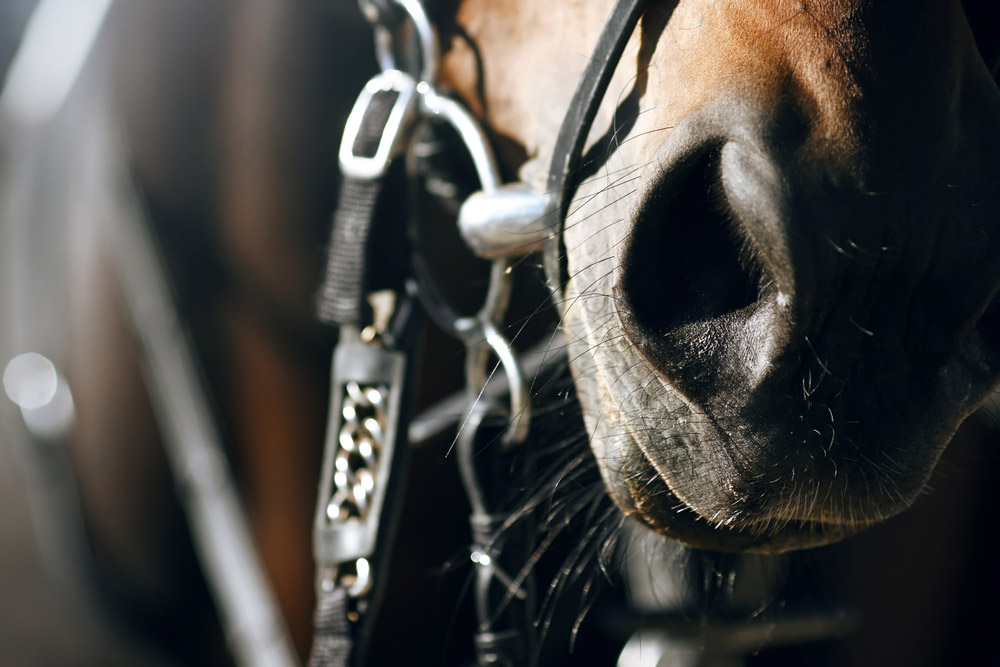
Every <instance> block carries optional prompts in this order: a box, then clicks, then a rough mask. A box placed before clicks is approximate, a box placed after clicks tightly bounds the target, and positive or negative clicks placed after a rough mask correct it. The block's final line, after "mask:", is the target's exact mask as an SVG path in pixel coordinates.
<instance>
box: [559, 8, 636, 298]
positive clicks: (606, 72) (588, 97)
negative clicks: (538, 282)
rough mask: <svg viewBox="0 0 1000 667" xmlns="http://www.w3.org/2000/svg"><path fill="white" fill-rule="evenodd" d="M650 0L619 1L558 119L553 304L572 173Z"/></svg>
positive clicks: (562, 277)
mask: <svg viewBox="0 0 1000 667" xmlns="http://www.w3.org/2000/svg"><path fill="white" fill-rule="evenodd" d="M648 2H649V0H618V2H616V3H615V7H614V9H613V10H612V11H611V16H610V17H609V18H608V22H607V23H606V24H605V25H604V30H602V31H601V36H600V38H599V39H598V40H597V46H596V47H595V48H594V52H593V54H592V55H591V56H590V62H589V63H588V65H587V69H586V70H584V73H583V76H582V77H581V79H580V83H579V85H577V88H576V92H575V93H574V94H573V100H572V101H571V102H570V103H569V110H568V111H567V112H566V116H565V118H563V122H562V127H560V128H559V136H558V137H557V139H556V144H555V152H554V153H553V155H552V165H551V167H550V168H549V180H548V183H547V184H546V188H547V190H548V192H549V193H550V201H549V207H548V210H547V212H546V219H547V220H551V221H553V223H552V224H553V225H554V227H555V229H553V230H552V234H551V235H549V236H548V237H547V238H546V240H545V246H544V249H543V262H544V266H545V275H546V278H547V280H548V283H549V287H550V289H551V290H552V293H553V295H554V296H555V300H556V303H559V302H560V301H561V297H562V292H563V289H564V288H565V286H566V282H567V280H568V275H567V271H566V266H565V255H566V253H565V250H564V247H565V246H564V245H563V228H564V227H565V224H566V215H567V213H568V208H569V202H570V200H571V199H572V198H573V194H574V193H575V192H576V189H577V187H579V185H580V183H579V182H578V180H577V177H576V175H577V173H578V171H579V169H580V166H581V165H580V158H581V155H582V154H583V146H584V143H585V142H586V140H587V135H588V134H589V133H590V128H591V126H592V125H593V124H594V118H595V116H597V110H598V108H600V106H601V102H602V101H603V100H604V94H605V93H606V92H607V89H608V84H610V83H611V77H612V75H613V74H614V72H615V68H616V67H617V66H618V63H619V61H620V60H621V57H622V52H623V51H624V50H625V45H626V44H627V43H628V40H629V38H630V37H631V36H632V32H633V31H634V30H635V26H636V24H637V23H638V22H639V16H641V15H642V12H643V10H644V9H645V7H646V5H647V3H648Z"/></svg>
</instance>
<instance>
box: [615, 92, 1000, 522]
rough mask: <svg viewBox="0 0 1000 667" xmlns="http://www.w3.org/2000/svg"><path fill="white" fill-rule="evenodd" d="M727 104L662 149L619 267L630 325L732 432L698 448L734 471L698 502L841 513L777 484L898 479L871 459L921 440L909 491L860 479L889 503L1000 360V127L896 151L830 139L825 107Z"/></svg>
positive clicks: (673, 381) (873, 512)
mask: <svg viewBox="0 0 1000 667" xmlns="http://www.w3.org/2000/svg"><path fill="white" fill-rule="evenodd" d="M997 97H998V96H997V95H996V91H995V89H994V91H993V97H992V98H990V99H991V100H992V102H991V104H992V107H991V108H994V107H998V102H1000V99H995V98H997ZM993 110H994V111H1000V109H996V108H994V109H993ZM711 116H712V118H713V119H714V120H712V121H711V122H707V123H706V122H705V121H704V120H699V119H694V120H691V121H690V122H686V123H682V124H681V125H680V126H679V127H678V128H677V130H675V133H674V135H672V136H671V137H669V138H668V140H667V143H666V144H664V146H663V147H662V148H661V150H660V153H659V155H658V164H659V166H660V169H659V172H658V173H657V174H656V175H655V176H654V177H652V178H651V179H650V181H649V182H648V185H647V187H646V188H645V190H644V192H643V194H642V199H641V202H640V204H639V205H638V206H637V207H636V208H635V209H634V212H633V214H632V218H631V219H630V221H629V222H630V224H631V227H630V232H629V235H628V238H627V239H626V243H625V244H624V245H623V249H622V251H621V252H620V254H619V273H618V279H617V282H616V284H615V298H616V304H617V309H618V316H619V321H620V323H621V325H622V328H623V331H624V333H625V336H626V338H627V339H628V340H629V341H630V342H631V343H632V345H633V346H634V347H635V348H636V349H637V350H638V351H639V353H640V354H641V355H642V356H643V357H644V359H645V360H646V362H647V363H648V364H649V366H650V367H651V368H653V369H654V370H655V371H656V372H657V374H658V375H659V376H660V377H661V379H662V380H663V381H664V382H665V383H666V384H667V385H668V386H669V387H670V388H671V390H672V391H673V392H675V393H677V394H678V395H679V396H680V397H682V398H683V399H685V401H686V402H687V404H688V406H689V407H690V408H691V411H692V412H693V413H694V414H695V415H698V416H699V419H697V420H690V421H689V422H688V426H687V427H688V428H691V429H696V430H699V431H704V433H703V434H702V435H706V436H707V439H708V441H709V442H716V443H719V444H718V448H719V451H717V452H715V454H714V455H713V454H708V453H702V452H696V453H694V454H693V457H694V458H696V459H697V458H698V457H702V458H703V462H704V464H705V469H706V470H711V471H712V472H711V474H712V475H715V476H717V477H718V480H717V481H718V482H719V483H717V484H714V485H712V486H711V487H710V486H709V485H705V486H704V488H700V489H699V490H698V491H696V492H695V494H693V495H692V496H691V497H690V498H688V499H687V500H688V501H690V503H691V505H692V506H693V507H694V508H695V509H696V511H698V512H699V513H701V514H702V515H703V516H707V515H711V513H712V508H713V507H714V508H722V507H733V505H734V503H744V506H746V505H745V503H746V502H747V501H746V499H747V498H753V499H755V503H757V505H758V506H759V507H760V508H761V509H760V513H761V514H762V515H766V513H767V511H769V510H767V509H766V508H768V507H770V508H772V509H773V508H775V507H785V508H788V507H799V508H801V507H812V509H811V510H809V511H811V512H815V516H795V517H787V516H786V517H784V518H798V519H817V518H819V519H822V520H824V521H836V520H837V517H836V516H834V514H835V513H833V514H831V510H830V508H828V507H823V506H822V504H816V503H813V504H812V505H810V504H809V503H805V502H801V503H800V502H797V501H796V499H795V498H792V497H779V496H780V495H781V494H782V493H786V495H787V494H794V493H797V492H798V491H795V490H794V489H795V488H796V484H797V483H791V482H790V481H789V480H793V479H796V477H795V476H796V474H797V475H798V476H799V479H802V478H806V479H809V480H811V482H810V484H813V486H810V485H809V484H804V485H803V486H802V487H801V488H810V489H813V491H812V492H815V489H817V488H822V487H821V486H815V484H820V485H826V487H827V491H826V492H824V493H828V492H829V490H830V489H835V488H836V489H840V490H841V491H845V490H846V487H845V486H844V485H847V484H849V483H850V482H848V481H847V480H849V479H858V478H864V477H865V476H866V475H868V476H874V477H879V476H884V477H885V478H886V480H889V479H890V477H889V473H888V472H887V468H886V467H885V466H878V465H875V464H871V463H870V461H874V460H879V459H884V460H886V461H895V460H896V454H897V453H898V452H899V451H904V450H905V451H906V452H907V462H906V463H903V464H901V465H899V466H893V470H892V474H891V488H892V489H893V491H894V494H893V497H888V496H887V497H885V498H867V497H864V494H863V493H859V494H856V495H859V496H862V500H861V501H859V502H861V503H869V504H868V505H865V507H866V509H865V511H863V512H861V513H860V514H864V515H867V516H869V517H874V516H881V517H885V516H889V515H891V514H893V513H895V512H897V511H899V510H901V509H902V508H904V507H905V506H907V505H908V504H909V503H910V502H911V501H912V499H913V498H914V497H915V496H916V495H917V494H918V493H919V491H920V489H921V488H922V487H923V485H924V484H925V483H926V481H927V476H928V475H929V473H930V470H931V469H932V468H933V464H934V461H935V460H936V457H937V456H938V455H939V454H940V451H941V449H942V448H943V447H944V445H945V444H946V442H947V439H948V437H950V434H951V433H952V432H953V431H954V429H955V428H956V427H957V425H958V424H959V423H960V422H961V420H962V419H964V417H965V416H966V415H967V414H968V413H969V412H970V411H971V410H972V409H974V407H975V406H976V405H977V404H978V403H979V402H980V401H981V400H983V399H984V398H985V396H986V395H988V392H989V391H990V390H991V388H992V387H993V386H994V385H995V383H996V381H997V379H998V377H1000V347H998V344H997V342H998V341H1000V316H997V315H996V314H995V313H996V312H997V311H1000V308H996V307H992V306H991V304H993V302H994V299H995V297H996V293H997V288H998V285H1000V258H998V256H997V253H996V252H995V251H994V252H991V251H990V246H991V244H992V243H994V242H995V241H996V240H1000V235H998V233H997V228H998V226H1000V216H998V214H997V213H998V210H1000V195H998V185H997V184H998V183H1000V173H998V171H1000V170H998V168H997V165H996V163H995V161H993V160H994V158H992V157H990V155H995V154H996V151H998V150H1000V128H997V127H996V126H991V129H990V130H989V131H987V132H981V133H979V135H978V143H975V142H972V141H970V140H968V139H967V138H962V139H959V142H960V143H961V145H962V146H963V150H962V151H961V152H960V153H959V152H955V151H952V152H951V153H950V154H949V153H948V151H947V150H944V149H941V150H937V149H939V148H941V146H940V145H939V146H929V147H928V146H925V147H922V149H926V150H927V154H925V155H916V154H915V153H914V149H913V148H912V147H907V148H906V149H905V150H906V151H908V152H909V154H910V155H911V156H912V160H910V162H912V164H909V163H907V164H892V162H893V161H894V160H898V158H897V157H893V154H892V153H891V151H886V152H885V154H888V155H890V157H888V158H885V157H882V156H881V155H878V154H875V153H874V152H868V153H865V152H861V153H859V154H850V153H849V151H848V152H847V157H846V158H845V157H844V154H843V153H841V154H831V155H830V156H827V155H821V154H819V153H817V151H816V150H815V146H814V145H810V143H809V142H810V128H809V127H808V123H807V122H800V123H798V124H796V123H795V122H788V119H787V118H786V119H781V120H780V122H778V123H776V124H775V125H774V126H773V127H775V128H777V129H774V130H773V131H770V132H757V133H756V134H755V133H754V132H752V131H749V130H747V129H746V128H747V127H750V128H760V127H761V126H762V125H763V122H762V121H759V120H757V119H750V121H748V122H745V117H744V118H743V119H741V118H740V117H738V116H735V117H734V116H732V115H731V116H729V117H728V118H727V117H726V116H725V114H720V113H717V112H716V113H713V114H712V115H711ZM720 117H721V118H723V119H724V120H725V121H726V122H725V123H722V124H720V123H719V121H718V119H719V118H720ZM998 117H1000V116H998ZM979 129H982V126H980V128H979ZM950 131H951V130H949V129H947V128H944V133H945V134H947V133H948V132H950ZM960 131H961V130H959V132H960ZM953 136H954V135H953ZM942 145H943V144H942ZM973 146H975V148H973ZM880 148H885V146H881V147H880ZM932 149H933V150H932ZM870 165H875V166H877V167H879V168H880V169H879V173H881V172H883V171H887V169H881V167H889V166H892V167H893V170H894V171H893V173H894V174H895V177H894V180H893V179H889V178H885V177H881V176H880V177H879V178H876V177H875V176H873V175H872V173H871V172H870V171H866V169H870ZM970 165H971V166H970ZM963 170H964V173H965V174H966V175H965V176H964V177H963V178H962V179H958V178H955V177H954V175H955V174H958V173H960V172H963ZM945 174H947V175H945ZM969 174H976V176H975V178H974V179H973V177H971V176H969ZM956 183H963V185H962V186H961V187H956V186H955V184H956ZM975 183H978V185H974V184H975ZM873 184H877V187H876V186H873ZM883 186H884V187H883ZM695 422H697V423H695ZM831 452H832V453H831ZM656 456H657V455H656V454H655V453H654V454H653V457H654V458H655V457H656ZM817 461H820V462H822V461H826V462H828V463H827V464H825V466H824V464H822V463H817ZM838 471H839V473H840V477H839V478H837V474H838ZM835 478H836V479H835ZM880 478H881V477H880ZM774 479H783V480H784V482H785V483H783V485H779V486H781V487H782V488H784V489H785V491H780V490H776V489H775V488H774V485H770V486H769V482H770V481H771V480H774ZM887 485H889V482H887ZM697 494H702V495H703V496H704V497H695V495H697ZM832 496H836V494H831V497H832ZM776 511H777V510H776Z"/></svg>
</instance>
